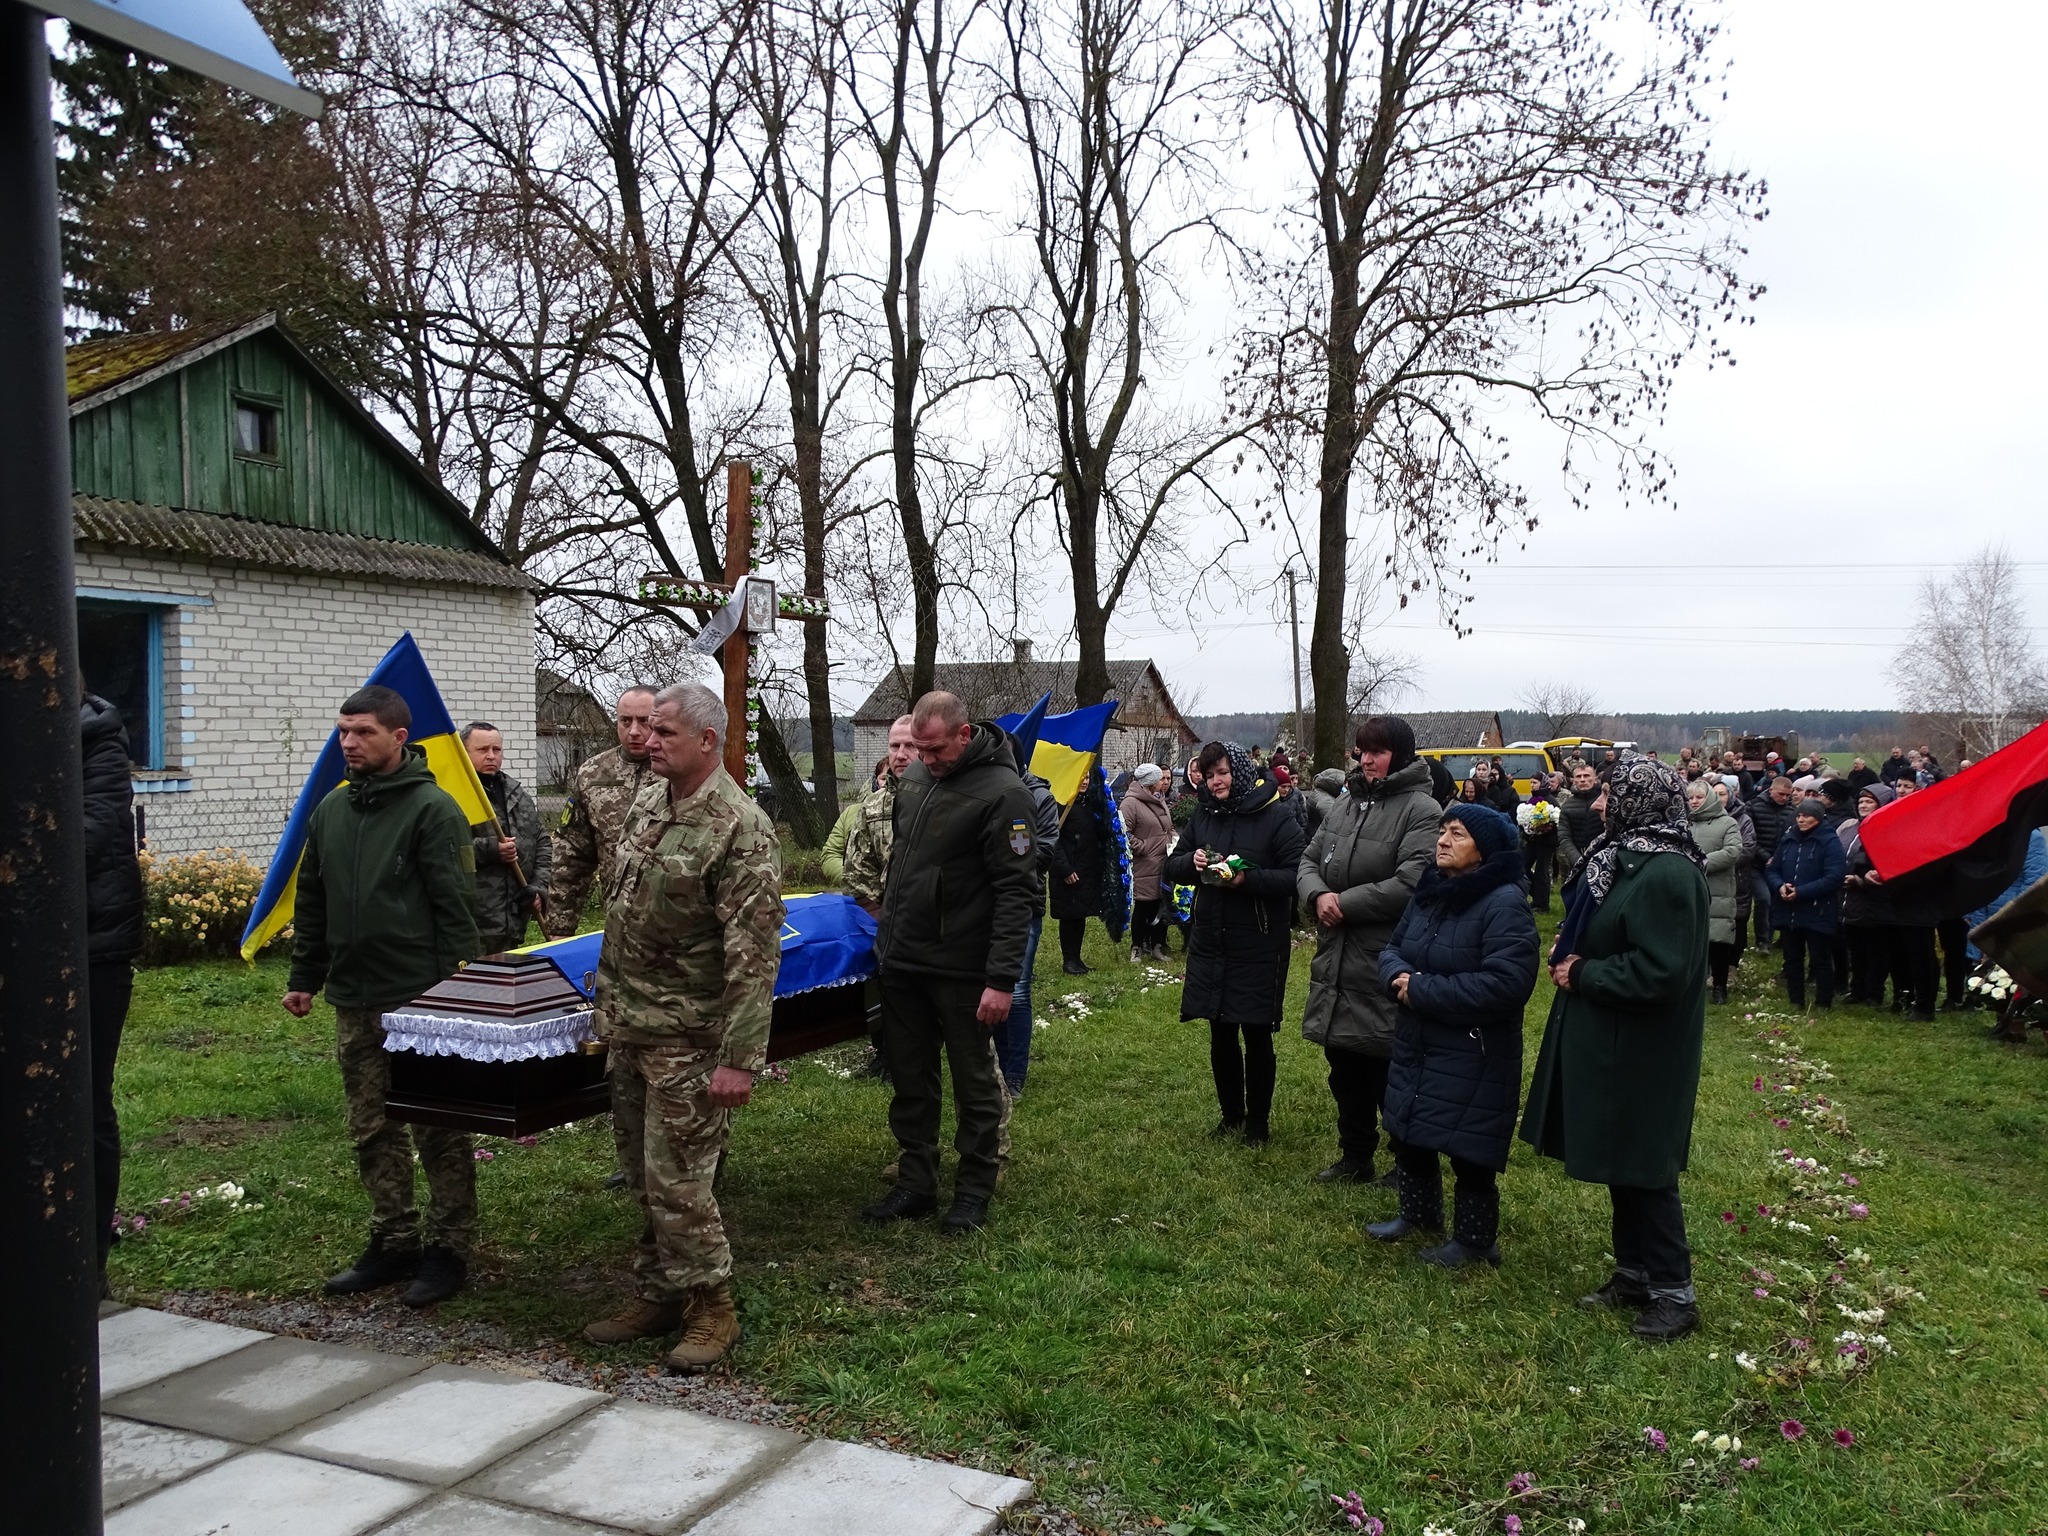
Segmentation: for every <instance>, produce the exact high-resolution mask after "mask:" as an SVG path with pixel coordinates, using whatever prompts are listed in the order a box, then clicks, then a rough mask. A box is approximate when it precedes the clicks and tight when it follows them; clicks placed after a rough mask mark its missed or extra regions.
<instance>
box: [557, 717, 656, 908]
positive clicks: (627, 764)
mask: <svg viewBox="0 0 2048 1536" xmlns="http://www.w3.org/2000/svg"><path fill="white" fill-rule="evenodd" d="M657 782H660V781H658V780H656V779H655V777H654V775H653V773H652V772H651V771H650V770H649V769H648V767H647V763H646V761H645V760H644V759H643V760H642V761H640V762H635V761H634V760H633V759H632V758H630V757H628V756H626V754H625V752H624V751H623V750H622V749H620V748H618V747H613V748H612V749H611V750H610V751H608V752H600V753H598V754H597V756H595V757H593V758H591V759H590V760H589V761H588V762H586V763H585V764H584V765H583V766H582V767H581V768H578V769H577V770H576V773H575V776H574V777H573V778H572V779H570V781H569V808H568V809H567V810H565V811H564V812H563V813H562V824H561V825H560V826H559V827H557V828H556V829H555V835H554V846H553V854H554V857H553V860H552V863H551V867H550V868H549V870H548V883H547V913H546V917H547V921H546V925H545V926H546V930H547V935H548V937H549V938H551V939H558V938H561V937H563V936H564V935H565V934H571V933H574V932H575V931H576V920H577V918H579V917H581V916H582V915H583V900H584V898H585V897H586V896H588V895H589V894H590V880H591V876H593V875H595V876H596V877H597V888H598V890H599V891H607V890H609V889H611V883H612V850H613V849H615V848H616V847H618V845H619V833H620V832H621V831H623V830H624V829H625V825H626V811H627V809H628V808H629V807H630V806H631V805H632V804H633V800H634V797H635V796H637V795H638V794H639V793H640V791H641V790H643V789H645V788H646V787H647V786H648V785H649V784H652V783H657ZM535 884H539V882H538V881H536V882H535Z"/></svg>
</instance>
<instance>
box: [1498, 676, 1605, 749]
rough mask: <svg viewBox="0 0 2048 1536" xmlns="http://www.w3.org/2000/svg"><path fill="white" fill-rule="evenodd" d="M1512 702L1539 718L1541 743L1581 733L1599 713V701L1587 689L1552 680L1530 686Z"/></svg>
mask: <svg viewBox="0 0 2048 1536" xmlns="http://www.w3.org/2000/svg"><path fill="white" fill-rule="evenodd" d="M1515 702H1516V703H1518V704H1520V705H1521V706H1522V708H1524V709H1526V710H1528V711H1529V713H1530V714H1532V715H1536V716H1539V717H1540V718H1541V719H1542V721H1543V739H1544V740H1545V741H1555V740H1556V739H1557V738H1558V737H1560V736H1566V735H1569V734H1570V733H1571V732H1573V731H1576V730H1583V729H1584V728H1585V726H1586V723H1587V722H1588V721H1590V720H1591V719H1592V718H1593V717H1594V716H1595V715H1597V714H1598V713H1599V712H1600V703H1599V700H1598V698H1597V697H1596V696H1595V695H1594V692H1593V690H1592V689H1591V688H1588V687H1587V686H1586V685H1585V684H1583V683H1574V682H1569V681H1565V680H1562V679H1556V678H1553V679H1550V680H1548V681H1543V682H1534V683H1531V684H1530V685H1529V686H1528V687H1526V688H1524V689H1523V690H1522V691H1521V692H1520V693H1519V694H1517V695H1516V696H1515Z"/></svg>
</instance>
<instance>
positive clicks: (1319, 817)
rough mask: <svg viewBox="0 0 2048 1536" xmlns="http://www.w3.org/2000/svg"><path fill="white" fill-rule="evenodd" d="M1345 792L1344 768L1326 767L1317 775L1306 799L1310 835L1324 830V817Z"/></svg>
mask: <svg viewBox="0 0 2048 1536" xmlns="http://www.w3.org/2000/svg"><path fill="white" fill-rule="evenodd" d="M1343 794H1344V770H1343V769H1341V768H1325V769H1324V770H1323V771H1322V772H1321V773H1319V774H1317V775H1316V781H1315V783H1314V785H1313V786H1312V787H1311V788H1310V789H1309V791H1308V795H1307V798H1306V800H1305V801H1304V803H1305V804H1306V805H1307V807H1308V835H1309V837H1310V838H1311V839H1313V838H1314V837H1315V835H1316V833H1317V832H1319V831H1321V830H1322V826H1323V820H1324V818H1325V817H1327V816H1328V815H1329V814H1330V812H1332V811H1334V810H1335V809H1336V808H1337V802H1338V800H1340V799H1341V798H1342V797H1343Z"/></svg>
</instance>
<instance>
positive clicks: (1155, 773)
mask: <svg viewBox="0 0 2048 1536" xmlns="http://www.w3.org/2000/svg"><path fill="white" fill-rule="evenodd" d="M1165 777H1166V773H1165V770H1164V769H1162V768H1161V767H1160V766H1159V765H1158V764H1157V763H1140V764H1138V766H1137V767H1136V768H1133V769H1132V770H1131V782H1132V783H1133V784H1157V783H1158V782H1159V781H1160V780H1161V779H1163V778H1165Z"/></svg>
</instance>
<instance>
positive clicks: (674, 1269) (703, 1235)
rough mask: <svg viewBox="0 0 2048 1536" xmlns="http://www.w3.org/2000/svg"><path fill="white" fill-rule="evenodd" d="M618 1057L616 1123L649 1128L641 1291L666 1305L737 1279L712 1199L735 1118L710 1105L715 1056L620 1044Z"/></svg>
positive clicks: (637, 1257) (644, 1139)
mask: <svg viewBox="0 0 2048 1536" xmlns="http://www.w3.org/2000/svg"><path fill="white" fill-rule="evenodd" d="M611 1058H612V1062H613V1064H614V1068H615V1075H614V1076H613V1078H612V1089H613V1098H612V1116H613V1120H612V1123H613V1125H614V1126H617V1125H619V1124H620V1123H621V1122H624V1121H631V1120H633V1119H635V1118H637V1119H638V1120H639V1122H640V1124H641V1126H642V1132H641V1143H640V1178H641V1182H640V1184H639V1186H638V1187H637V1188H636V1190H635V1193H636V1194H638V1195H639V1197H640V1206H641V1209H642V1210H643V1211H645V1212H646V1213H647V1220H646V1224H645V1225H644V1226H643V1227H642V1228H641V1232H640V1242H639V1244H638V1246H637V1248H636V1249H635V1251H634V1254H633V1276H634V1281H635V1285H636V1288H637V1290H638V1291H639V1293H640V1295H641V1296H643V1297H645V1298H646V1299H648V1300H650V1301H666V1300H669V1299H670V1298H672V1297H679V1296H683V1295H686V1294H688V1293H689V1292H690V1291H692V1290H695V1289H696V1288H697V1287H698V1286H702V1285H716V1284H717V1283H718V1282H720V1281H721V1280H726V1279H729V1278H731V1276H732V1249H731V1248H729V1247H728V1246H726V1241H725V1223H724V1222H723V1220H721V1219H720V1217H719V1214H718V1201H717V1199H716V1198H715V1197H714V1196H713V1195H712V1193H711V1181H712V1178H713V1176H714V1175H715V1174H716V1173H717V1172H718V1159H719V1156H720V1154H722V1153H723V1152H724V1151H725V1139H726V1130H727V1124H728V1119H729V1116H728V1113H727V1111H725V1110H723V1109H720V1108H719V1107H718V1106H717V1105H716V1104H713V1103H712V1102H711V1071H712V1068H714V1067H716V1066H717V1065H718V1058H717V1056H716V1054H715V1053H712V1052H708V1051H705V1050H702V1049H700V1048H698V1047H694V1046H685V1045H626V1044H622V1043H619V1042H614V1043H613V1045H612V1048H611ZM628 1079H630V1084H631V1086H630V1087H629V1086H627V1080H628ZM622 1088H623V1089H624V1091H623V1092H622V1091H621V1090H622ZM622 1104H623V1108H624V1113H623V1114H622V1113H621V1107H622ZM627 1177H628V1178H629V1179H630V1178H631V1177H632V1174H631V1173H630V1172H629V1173H628V1175H627Z"/></svg>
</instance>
